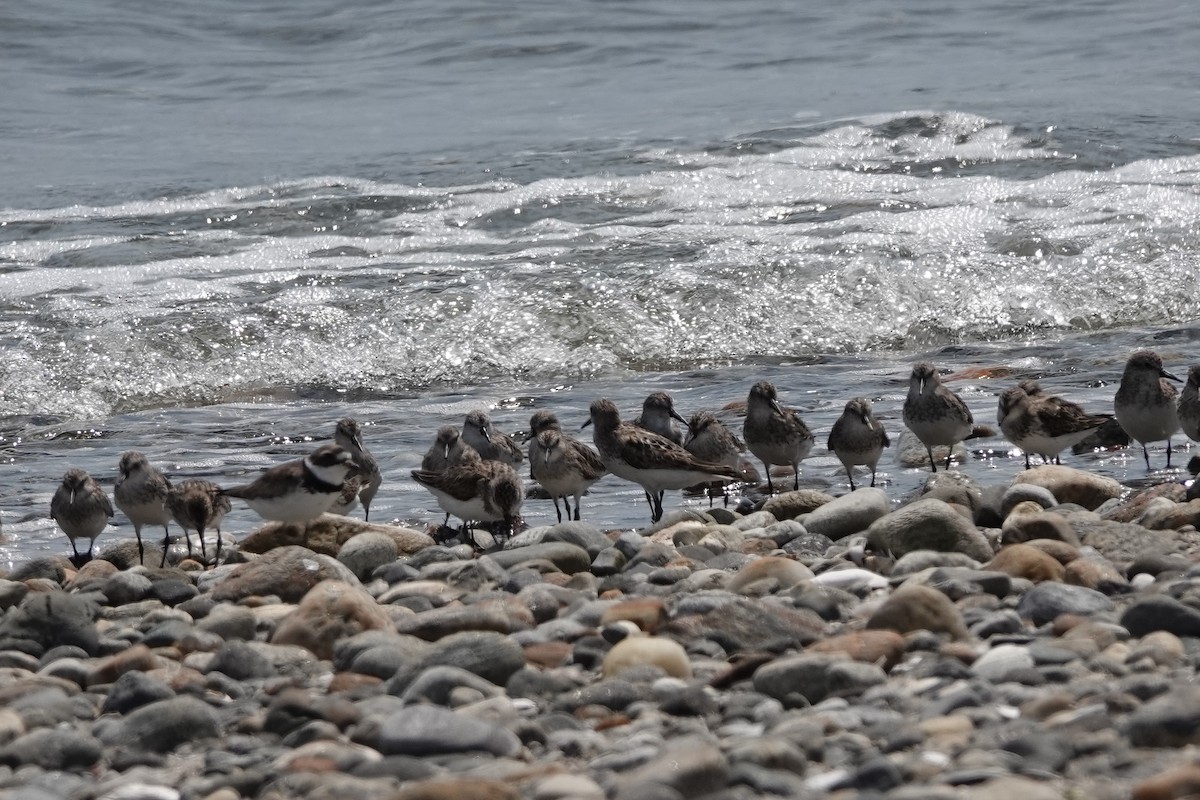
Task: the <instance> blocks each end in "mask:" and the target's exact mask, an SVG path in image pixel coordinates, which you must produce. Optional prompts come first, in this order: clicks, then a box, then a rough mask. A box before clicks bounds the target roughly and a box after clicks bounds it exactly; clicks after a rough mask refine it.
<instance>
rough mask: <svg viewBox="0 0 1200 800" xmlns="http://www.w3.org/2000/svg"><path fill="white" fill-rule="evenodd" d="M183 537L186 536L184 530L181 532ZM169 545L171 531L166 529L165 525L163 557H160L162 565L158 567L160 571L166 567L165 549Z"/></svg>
mask: <svg viewBox="0 0 1200 800" xmlns="http://www.w3.org/2000/svg"><path fill="white" fill-rule="evenodd" d="M183 535H184V536H187V531H186V530H185V531H184V532H183ZM170 544H171V529H170V528H168V527H167V526H166V525H163V557H162V563H161V564H159V565H158V568H159V569H162V568H163V567H165V566H166V565H167V548H168V547H169V546H170Z"/></svg>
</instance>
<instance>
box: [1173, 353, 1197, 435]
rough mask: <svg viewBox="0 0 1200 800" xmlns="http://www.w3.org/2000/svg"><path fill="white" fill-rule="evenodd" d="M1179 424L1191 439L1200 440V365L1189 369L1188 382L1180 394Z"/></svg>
mask: <svg viewBox="0 0 1200 800" xmlns="http://www.w3.org/2000/svg"><path fill="white" fill-rule="evenodd" d="M1178 412H1179V425H1180V427H1182V428H1183V432H1184V433H1185V434H1186V435H1187V437H1188V438H1189V439H1191V440H1192V441H1194V442H1200V365H1197V366H1194V367H1192V368H1191V369H1189V370H1188V377H1187V384H1186V385H1185V386H1184V387H1183V391H1182V392H1181V393H1180V395H1179V406H1178Z"/></svg>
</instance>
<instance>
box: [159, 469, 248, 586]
mask: <svg viewBox="0 0 1200 800" xmlns="http://www.w3.org/2000/svg"><path fill="white" fill-rule="evenodd" d="M231 508H232V505H231V504H230V502H229V498H228V497H226V496H225V495H224V494H223V493H222V491H221V487H220V486H218V485H217V484H215V483H213V482H212V481H206V480H204V479H202V478H190V479H188V480H186V481H183V482H181V483H179V484H177V485H176V486H173V487H171V491H170V492H168V493H167V509H168V510H169V511H170V512H171V516H172V517H174V519H175V522H177V523H178V524H179V527H181V528H183V538H184V539H185V540H186V541H187V549H188V555H189V556H190V555H191V554H192V538H191V537H190V536H188V531H195V532H196V534H197V535H198V536H199V537H200V553H201V555H202V556H203V557H204V559H205V560H206V561H207V560H208V545H207V544H205V541H204V534H205V532H206V531H208V530H209V529H212V530H215V531H216V532H217V554H216V562H217V563H220V561H221V520H223V519H224V518H225V515H226V514H228V513H229V511H230V509H231ZM167 544H168V542H167V541H166V540H164V541H163V556H162V564H159V566H160V567H161V566H165V565H166V563H167Z"/></svg>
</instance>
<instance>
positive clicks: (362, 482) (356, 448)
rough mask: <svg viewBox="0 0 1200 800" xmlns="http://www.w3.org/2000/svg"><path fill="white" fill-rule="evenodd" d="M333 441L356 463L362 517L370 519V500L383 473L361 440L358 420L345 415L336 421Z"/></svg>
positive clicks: (381, 481) (373, 497)
mask: <svg viewBox="0 0 1200 800" xmlns="http://www.w3.org/2000/svg"><path fill="white" fill-rule="evenodd" d="M333 441H334V442H336V443H337V445H338V446H339V447H341V448H342V449H343V450H345V451H346V452H348V453H349V454H350V457H351V458H352V459H354V463H355V464H357V465H358V470H357V474H356V477H358V479H359V480H358V481H357V483H358V484H359V487H358V500H359V502H360V503H362V507H363V519H365V520H370V519H371V501H372V500H374V499H375V494H376V493H377V492H378V491H379V485H380V484H381V483H383V473H381V472H380V471H379V462H378V461H376V460H375V457H374V456H372V455H371V452H370V451H369V450H367V448H366V446H365V445H364V444H363V440H362V429H361V428H360V427H359V425H358V422H357V421H356V420H354V419H353V418H351V417H346V418H344V419H341V420H339V421H338V424H337V428H336V430H335V431H334V433H333Z"/></svg>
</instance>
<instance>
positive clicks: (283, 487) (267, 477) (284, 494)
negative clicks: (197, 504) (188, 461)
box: [222, 444, 358, 537]
mask: <svg viewBox="0 0 1200 800" xmlns="http://www.w3.org/2000/svg"><path fill="white" fill-rule="evenodd" d="M357 467H358V465H357V464H355V463H354V459H353V458H352V457H351V455H350V453H349V451H347V450H344V449H342V448H341V447H340V446H338V445H336V444H324V445H321V446H320V447H318V448H317V449H316V450H314V451H312V452H311V453H310V454H308V455H307V456H305V457H304V458H298V459H296V460H295V461H289V462H287V463H286V464H280V465H279V466H277V467H272V468H271V469H269V470H267V471H266V472H264V473H263V474H262V475H260V476H259V477H258V478H256V479H255V480H254V481H252V482H250V483H247V484H243V485H241V486H233V487H230V488H228V489H223V490H222V492H223V493H224V494H226V495H228V496H229V497H237V498H240V499H242V500H244V501H245V502H246V505H248V506H250V508H251V509H252V510H253V511H254V512H255V513H256V514H258V515H259V516H260V517H262V518H263V519H268V520H274V521H276V522H282V523H284V524H290V525H300V524H303V525H304V526H305V536H306V537H307V535H308V523H310V522H312V521H313V520H314V519H316V518H317V517H319V516H321V515H322V514H324V513H325V512H326V511H328V510H329V507H330V506H331V505H333V503H334V501H336V500H337V499H338V497H339V496H340V495H341V493H342V484H343V483H344V482H345V480H346V476H347V475H349V474H350V472H351V471H352V470H355V469H357Z"/></svg>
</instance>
